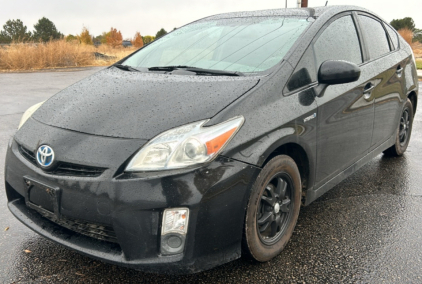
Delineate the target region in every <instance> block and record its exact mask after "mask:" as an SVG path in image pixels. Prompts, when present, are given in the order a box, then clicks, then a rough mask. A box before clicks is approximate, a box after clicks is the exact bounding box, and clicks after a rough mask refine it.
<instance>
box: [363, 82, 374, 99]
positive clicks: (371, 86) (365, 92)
mask: <svg viewBox="0 0 422 284" xmlns="http://www.w3.org/2000/svg"><path fill="white" fill-rule="evenodd" d="M374 88H375V85H374V84H372V83H368V84H366V86H365V88H363V97H364V99H365V100H369V98H370V97H371V92H372V90H373V89H374Z"/></svg>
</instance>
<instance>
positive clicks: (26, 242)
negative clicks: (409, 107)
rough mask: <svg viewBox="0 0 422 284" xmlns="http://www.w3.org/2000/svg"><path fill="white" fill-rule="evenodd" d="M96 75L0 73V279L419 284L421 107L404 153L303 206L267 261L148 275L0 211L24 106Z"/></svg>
mask: <svg viewBox="0 0 422 284" xmlns="http://www.w3.org/2000/svg"><path fill="white" fill-rule="evenodd" d="M100 69H101V68H100V67H95V68H81V69H74V70H60V71H56V72H37V73H0V173H1V175H0V283H19V282H31V281H34V282H42V283H57V282H72V283H75V282H76V283H77V282H80V283H132V282H137V283H143V282H145V283H210V282H216V283H242V282H243V283H258V282H266V283H275V282H277V283H337V282H346V283H347V282H370V283H384V282H387V283H422V274H421V267H422V187H421V184H422V151H421V149H422V114H421V113H422V109H420V110H419V111H418V112H417V114H416V117H415V121H414V124H413V133H412V138H411V141H410V144H409V148H408V150H407V152H406V153H405V155H404V156H403V157H401V158H387V157H384V156H383V155H379V156H377V157H376V158H374V159H373V160H372V161H371V162H370V163H368V164H367V165H366V166H364V167H363V168H361V169H360V170H359V171H358V172H357V173H355V174H354V175H352V176H351V177H349V178H348V179H346V180H344V181H343V182H342V183H340V184H339V185H338V186H336V187H335V188H333V189H332V190H331V191H330V192H328V193H327V194H326V195H324V196H322V197H321V198H320V199H318V200H317V201H315V202H314V203H312V204H311V205H310V206H308V207H303V208H302V209H301V213H300V216H299V221H298V224H297V227H296V230H295V232H294V234H293V237H292V240H291V241H290V242H289V244H288V245H287V247H286V249H285V250H284V251H283V252H282V253H281V254H280V255H279V256H278V257H276V258H275V259H274V260H272V261H270V262H267V263H261V264H253V263H250V262H248V261H246V260H243V259H239V260H236V261H234V262H231V263H229V264H226V265H223V266H220V267H217V268H215V269H212V270H209V271H205V272H202V273H198V274H194V275H187V276H171V275H155V274H147V273H142V272H137V271H134V270H130V269H126V268H121V267H117V266H113V265H109V264H105V263H102V262H100V261H96V260H93V259H90V258H88V257H85V256H82V255H79V254H78V253H76V252H73V251H71V250H69V249H66V248H64V247H61V246H60V245H57V244H55V243H53V242H51V241H49V240H46V239H44V238H43V237H41V236H39V235H38V234H36V233H34V232H32V231H31V230H30V229H28V228H27V227H25V226H24V225H23V224H21V223H20V222H19V221H18V220H16V219H15V218H14V217H13V216H12V214H11V213H10V212H9V211H8V209H7V202H6V195H5V191H4V177H3V172H4V160H5V152H6V148H7V142H8V140H9V138H10V137H11V136H12V135H13V134H14V132H15V131H16V128H17V126H18V124H19V120H20V117H21V116H22V114H23V112H24V111H25V110H26V108H28V107H29V106H31V105H33V104H35V103H37V102H40V101H43V100H45V99H47V98H49V97H50V96H52V95H54V94H55V93H56V92H58V91H59V90H60V89H62V88H64V87H66V86H68V85H70V84H72V83H74V82H76V81H78V80H80V79H82V78H84V77H86V76H88V75H90V74H92V73H94V72H96V71H98V70H100ZM419 92H420V93H422V84H421V83H420V85H419ZM421 99H422V98H421V95H420V96H419V101H420V102H422V100H421ZM420 105H421V104H420Z"/></svg>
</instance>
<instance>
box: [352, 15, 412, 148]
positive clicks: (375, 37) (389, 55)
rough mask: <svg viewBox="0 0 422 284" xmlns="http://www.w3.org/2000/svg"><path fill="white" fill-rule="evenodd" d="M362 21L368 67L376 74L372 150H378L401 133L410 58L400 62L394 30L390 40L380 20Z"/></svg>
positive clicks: (367, 18) (363, 18)
mask: <svg viewBox="0 0 422 284" xmlns="http://www.w3.org/2000/svg"><path fill="white" fill-rule="evenodd" d="M358 19H359V25H360V30H361V31H362V34H363V39H364V43H365V46H366V49H367V58H366V59H367V60H365V61H366V62H365V64H364V68H365V69H367V70H371V72H373V75H372V76H373V77H372V78H371V80H370V84H371V86H370V87H372V88H373V91H372V94H371V96H372V99H373V100H374V102H375V118H374V131H373V136H372V142H371V149H374V148H376V147H378V146H380V145H381V144H382V143H383V142H385V141H387V140H388V139H389V138H390V137H391V136H392V135H395V132H396V130H397V126H398V121H399V116H400V114H401V110H402V104H403V99H402V98H405V97H406V90H405V88H406V86H405V81H404V76H403V74H404V68H405V66H406V62H405V61H406V58H403V59H400V55H399V54H398V52H396V50H397V45H398V40H397V35H395V33H394V31H390V35H391V36H392V37H391V39H390V37H389V32H388V30H386V27H385V26H384V24H383V23H382V22H381V21H380V20H379V19H377V18H375V17H373V16H372V15H369V14H364V13H361V14H359V15H358ZM390 29H391V28H390ZM394 35H395V36H396V38H394Z"/></svg>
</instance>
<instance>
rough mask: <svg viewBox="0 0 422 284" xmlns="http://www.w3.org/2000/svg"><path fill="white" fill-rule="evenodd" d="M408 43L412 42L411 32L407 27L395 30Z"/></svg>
mask: <svg viewBox="0 0 422 284" xmlns="http://www.w3.org/2000/svg"><path fill="white" fill-rule="evenodd" d="M397 32H398V33H399V34H400V35H401V36H402V37H403V38H404V40H405V41H407V43H408V44H412V40H413V32H412V31H411V30H409V29H408V28H404V29H400V30H398V31H397Z"/></svg>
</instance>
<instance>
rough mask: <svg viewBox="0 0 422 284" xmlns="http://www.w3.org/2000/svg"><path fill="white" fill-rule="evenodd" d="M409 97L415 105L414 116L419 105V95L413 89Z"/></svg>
mask: <svg viewBox="0 0 422 284" xmlns="http://www.w3.org/2000/svg"><path fill="white" fill-rule="evenodd" d="M407 97H408V98H409V100H410V101H411V102H412V106H413V116H415V114H416V108H417V105H418V96H417V95H416V92H415V91H411V92H410V93H409V94H408V95H407Z"/></svg>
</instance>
